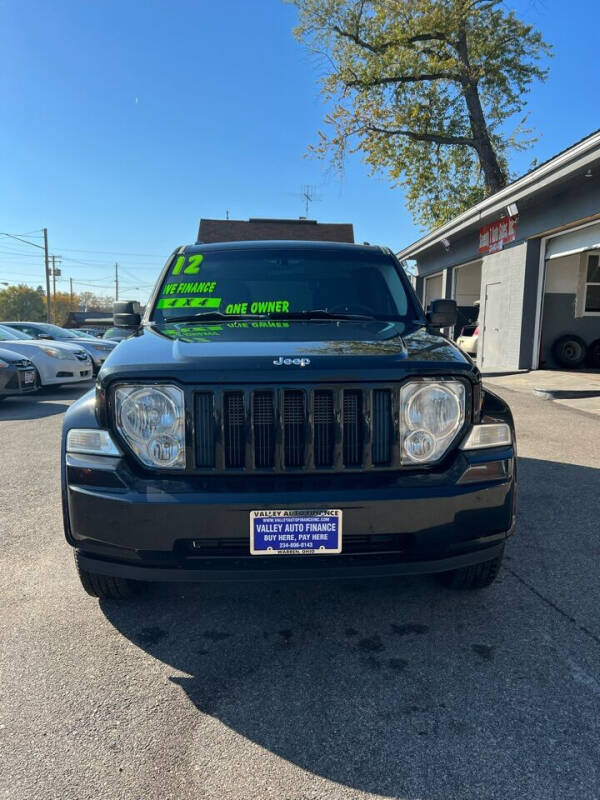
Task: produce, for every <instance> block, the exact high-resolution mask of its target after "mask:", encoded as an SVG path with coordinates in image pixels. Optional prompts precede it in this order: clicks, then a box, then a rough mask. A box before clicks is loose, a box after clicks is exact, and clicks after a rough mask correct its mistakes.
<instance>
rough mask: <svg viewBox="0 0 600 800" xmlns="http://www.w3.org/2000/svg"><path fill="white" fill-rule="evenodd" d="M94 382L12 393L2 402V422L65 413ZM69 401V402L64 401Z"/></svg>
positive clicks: (0, 417)
mask: <svg viewBox="0 0 600 800" xmlns="http://www.w3.org/2000/svg"><path fill="white" fill-rule="evenodd" d="M92 386H93V383H89V384H88V383H84V384H82V385H79V384H78V385H76V386H73V387H65V388H64V389H60V388H59V389H53V388H52V389H42V390H41V391H38V392H34V393H32V394H26V395H21V396H18V395H17V396H15V395H11V396H9V397H5V398H4V400H2V402H0V422H2V421H3V420H27V419H42V418H43V417H52V416H55V415H56V414H64V412H65V411H66V410H67V409H68V408H69V405H70V403H71V402H72V401H74V400H77V399H78V398H79V397H81V395H82V394H84V393H85V392H87V391H88V390H89V389H91V388H92ZM64 401H67V402H64Z"/></svg>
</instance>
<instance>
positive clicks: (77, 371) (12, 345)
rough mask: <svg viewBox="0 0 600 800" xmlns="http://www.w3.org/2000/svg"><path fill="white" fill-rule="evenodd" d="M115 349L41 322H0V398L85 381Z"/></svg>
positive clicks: (107, 342) (108, 343) (113, 344)
mask: <svg viewBox="0 0 600 800" xmlns="http://www.w3.org/2000/svg"><path fill="white" fill-rule="evenodd" d="M116 346H117V342H116V341H113V340H103V339H98V338H96V337H94V336H90V335H89V334H86V333H82V332H80V331H74V330H66V329H65V328H60V327H59V326H58V325H51V324H49V323H44V322H2V323H0V399H2V398H3V397H7V396H9V395H15V394H27V393H29V392H33V391H36V390H37V389H38V388H40V387H44V386H60V385H63V384H65V385H66V384H73V383H81V382H83V381H89V380H90V379H91V378H92V377H93V376H94V375H95V374H96V373H97V372H98V370H99V369H100V367H101V366H102V364H103V363H104V361H105V360H106V358H107V357H108V356H109V354H110V353H111V352H112V350H114V348H115V347H116Z"/></svg>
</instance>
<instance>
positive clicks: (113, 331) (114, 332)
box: [102, 328, 129, 339]
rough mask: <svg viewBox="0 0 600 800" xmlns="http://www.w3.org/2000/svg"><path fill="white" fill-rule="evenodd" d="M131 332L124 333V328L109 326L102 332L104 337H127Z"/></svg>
mask: <svg viewBox="0 0 600 800" xmlns="http://www.w3.org/2000/svg"><path fill="white" fill-rule="evenodd" d="M128 335H129V334H128V333H127V332H125V333H123V331H122V330H119V328H109V329H108V330H107V331H105V332H104V333H103V334H102V338H103V339H119V338H121V339H122V338H127V336H128Z"/></svg>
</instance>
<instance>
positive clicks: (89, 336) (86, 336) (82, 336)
mask: <svg viewBox="0 0 600 800" xmlns="http://www.w3.org/2000/svg"><path fill="white" fill-rule="evenodd" d="M65 333H67V331H65ZM68 333H71V334H73V337H74V338H75V337H76V338H77V339H97V338H98V337H97V336H92V334H91V333H85V331H77V330H70V331H68Z"/></svg>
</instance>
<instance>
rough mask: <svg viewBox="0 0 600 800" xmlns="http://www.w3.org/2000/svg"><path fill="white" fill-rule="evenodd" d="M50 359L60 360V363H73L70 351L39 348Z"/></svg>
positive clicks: (72, 354) (72, 353) (73, 355)
mask: <svg viewBox="0 0 600 800" xmlns="http://www.w3.org/2000/svg"><path fill="white" fill-rule="evenodd" d="M41 349H42V350H43V351H44V353H46V355H47V356H50V358H60V359H61V360H62V361H73V360H74V359H75V353H74V352H73V351H72V350H59V349H58V347H50V346H48V347H42V348H41Z"/></svg>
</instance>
